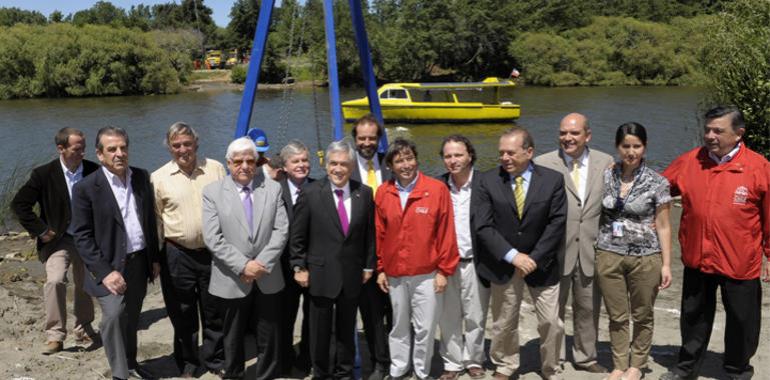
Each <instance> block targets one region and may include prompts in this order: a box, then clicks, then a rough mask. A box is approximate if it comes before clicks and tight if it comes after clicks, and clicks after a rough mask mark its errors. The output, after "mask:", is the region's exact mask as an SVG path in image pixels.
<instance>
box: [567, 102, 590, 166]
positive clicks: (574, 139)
mask: <svg viewBox="0 0 770 380" xmlns="http://www.w3.org/2000/svg"><path fill="white" fill-rule="evenodd" d="M589 141H591V128H590V127H589V126H588V118H586V117H585V116H583V115H581V114H579V113H571V114H569V115H567V116H564V118H563V119H561V123H559V147H560V148H561V150H562V151H563V152H564V154H567V155H569V156H570V157H572V158H578V157H580V156H581V155H583V152H585V149H586V145H587V144H588V142H589Z"/></svg>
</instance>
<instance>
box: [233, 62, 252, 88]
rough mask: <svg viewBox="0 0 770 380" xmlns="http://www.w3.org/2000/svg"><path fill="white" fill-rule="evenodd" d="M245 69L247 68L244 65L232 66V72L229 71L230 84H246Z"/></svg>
mask: <svg viewBox="0 0 770 380" xmlns="http://www.w3.org/2000/svg"><path fill="white" fill-rule="evenodd" d="M247 69H248V66H246V65H237V66H233V68H232V70H230V82H232V83H237V84H243V83H246V72H247V71H248V70H247Z"/></svg>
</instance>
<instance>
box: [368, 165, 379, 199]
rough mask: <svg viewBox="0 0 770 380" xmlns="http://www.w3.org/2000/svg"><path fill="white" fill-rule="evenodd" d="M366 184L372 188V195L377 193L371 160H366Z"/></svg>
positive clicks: (375, 176)
mask: <svg viewBox="0 0 770 380" xmlns="http://www.w3.org/2000/svg"><path fill="white" fill-rule="evenodd" d="M366 165H367V170H366V184H367V185H369V187H371V188H372V195H377V174H376V173H375V172H374V163H372V160H368V161H366Z"/></svg>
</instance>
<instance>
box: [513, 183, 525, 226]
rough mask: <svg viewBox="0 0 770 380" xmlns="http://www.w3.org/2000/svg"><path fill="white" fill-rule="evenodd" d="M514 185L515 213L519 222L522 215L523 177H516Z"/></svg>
mask: <svg viewBox="0 0 770 380" xmlns="http://www.w3.org/2000/svg"><path fill="white" fill-rule="evenodd" d="M514 181H515V182H516V185H515V186H514V187H513V196H514V198H516V211H517V213H518V214H519V220H521V217H522V216H523V215H524V177H522V176H520V175H519V176H516V178H515V179H514Z"/></svg>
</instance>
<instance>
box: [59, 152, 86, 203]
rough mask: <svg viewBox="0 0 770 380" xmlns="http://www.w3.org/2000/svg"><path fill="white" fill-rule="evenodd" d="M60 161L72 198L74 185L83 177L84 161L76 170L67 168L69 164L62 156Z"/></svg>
mask: <svg viewBox="0 0 770 380" xmlns="http://www.w3.org/2000/svg"><path fill="white" fill-rule="evenodd" d="M59 163H60V164H61V170H62V171H63V172H64V180H65V181H66V182H67V191H68V192H69V193H70V199H72V186H75V184H76V183H78V182H80V180H81V179H83V163H82V162H81V163H80V165H78V168H77V169H75V171H74V172H71V171H70V170H69V169H67V165H64V161H62V160H61V158H59Z"/></svg>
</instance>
